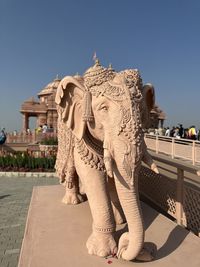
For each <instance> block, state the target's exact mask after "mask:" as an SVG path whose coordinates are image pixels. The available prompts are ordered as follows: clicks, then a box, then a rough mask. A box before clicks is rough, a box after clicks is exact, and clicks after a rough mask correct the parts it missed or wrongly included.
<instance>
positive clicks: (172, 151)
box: [172, 137, 175, 159]
mask: <svg viewBox="0 0 200 267" xmlns="http://www.w3.org/2000/svg"><path fill="white" fill-rule="evenodd" d="M174 143H175V142H174V137H172V159H174Z"/></svg>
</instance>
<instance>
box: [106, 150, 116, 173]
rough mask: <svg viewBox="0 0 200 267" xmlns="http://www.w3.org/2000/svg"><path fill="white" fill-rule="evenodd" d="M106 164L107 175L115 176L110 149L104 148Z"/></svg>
mask: <svg viewBox="0 0 200 267" xmlns="http://www.w3.org/2000/svg"><path fill="white" fill-rule="evenodd" d="M104 164H105V168H106V172H107V175H108V176H109V177H111V178H113V177H114V176H113V167H112V157H111V154H110V152H109V150H108V149H105V148H104Z"/></svg>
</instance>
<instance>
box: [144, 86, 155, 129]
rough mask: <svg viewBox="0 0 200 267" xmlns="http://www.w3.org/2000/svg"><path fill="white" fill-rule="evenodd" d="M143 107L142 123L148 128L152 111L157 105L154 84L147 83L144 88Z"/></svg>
mask: <svg viewBox="0 0 200 267" xmlns="http://www.w3.org/2000/svg"><path fill="white" fill-rule="evenodd" d="M142 94H143V99H144V101H143V107H142V123H143V128H148V127H149V124H150V112H151V110H152V109H153V107H154V105H155V91H154V87H153V85H152V84H150V83H147V84H145V85H144V86H143V88H142Z"/></svg>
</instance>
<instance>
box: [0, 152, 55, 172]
mask: <svg viewBox="0 0 200 267" xmlns="http://www.w3.org/2000/svg"><path fill="white" fill-rule="evenodd" d="M55 161H56V157H55V156H54V155H51V156H49V157H38V158H35V157H33V156H29V155H28V154H27V153H19V152H18V153H14V154H8V155H4V156H0V170H13V171H20V170H24V171H54V165H55Z"/></svg>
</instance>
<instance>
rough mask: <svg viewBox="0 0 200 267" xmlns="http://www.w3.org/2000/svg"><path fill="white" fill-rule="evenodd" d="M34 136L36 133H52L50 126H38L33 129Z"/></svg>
mask: <svg viewBox="0 0 200 267" xmlns="http://www.w3.org/2000/svg"><path fill="white" fill-rule="evenodd" d="M35 132H36V134H37V133H44V134H45V133H47V132H53V127H52V125H50V126H48V125H47V124H46V123H45V124H43V125H39V127H38V128H36V129H35Z"/></svg>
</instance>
